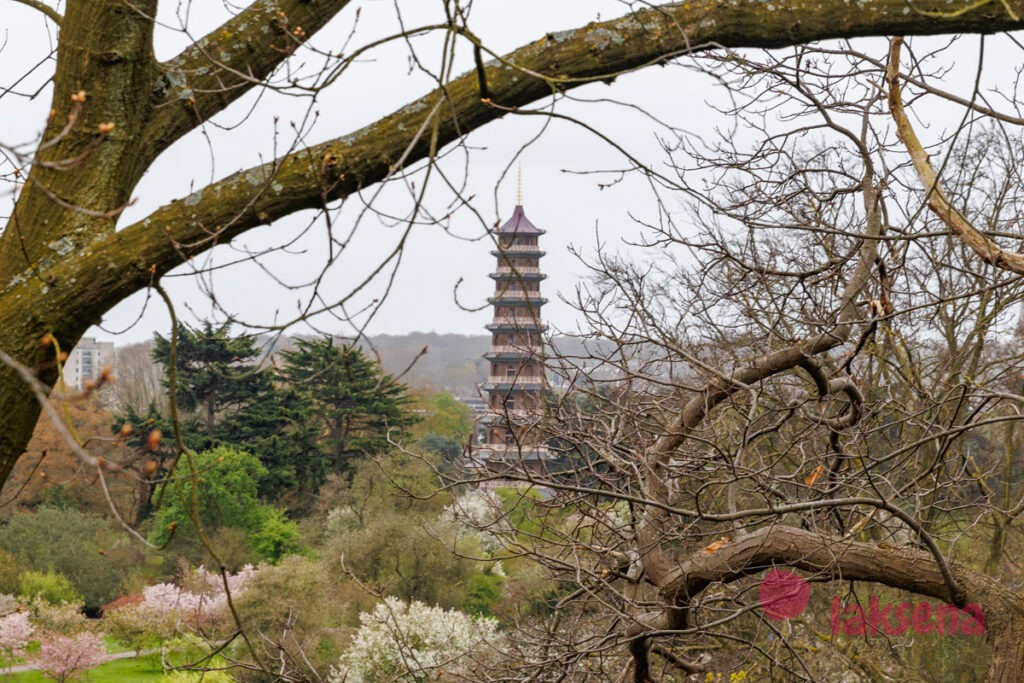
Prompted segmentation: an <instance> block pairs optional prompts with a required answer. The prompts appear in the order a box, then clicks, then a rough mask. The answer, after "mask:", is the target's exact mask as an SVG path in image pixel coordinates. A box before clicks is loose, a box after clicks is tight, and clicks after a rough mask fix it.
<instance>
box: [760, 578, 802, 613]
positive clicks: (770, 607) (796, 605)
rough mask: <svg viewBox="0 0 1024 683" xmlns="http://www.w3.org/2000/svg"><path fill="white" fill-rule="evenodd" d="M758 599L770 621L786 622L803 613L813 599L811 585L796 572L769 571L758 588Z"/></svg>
mask: <svg viewBox="0 0 1024 683" xmlns="http://www.w3.org/2000/svg"><path fill="white" fill-rule="evenodd" d="M757 598H758V600H759V601H760V603H761V608H762V609H763V610H764V613H765V614H766V615H767V616H768V618H769V619H772V620H773V621H785V620H786V619H792V618H793V617H795V616H798V615H799V614H801V613H803V611H804V609H805V608H806V607H807V601H808V600H810V599H811V584H809V583H808V582H807V580H806V579H804V578H803V577H801V576H800V575H799V574H796V573H794V572H790V571H786V570H784V569H769V570H768V573H767V574H765V575H764V579H762V581H761V586H760V588H758V591H757Z"/></svg>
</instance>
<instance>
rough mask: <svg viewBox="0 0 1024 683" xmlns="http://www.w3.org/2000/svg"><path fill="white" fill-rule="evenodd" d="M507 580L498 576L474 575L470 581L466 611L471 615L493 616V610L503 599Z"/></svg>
mask: <svg viewBox="0 0 1024 683" xmlns="http://www.w3.org/2000/svg"><path fill="white" fill-rule="evenodd" d="M504 584H505V578H504V577H502V576H499V575H497V574H474V575H473V576H471V577H470V579H469V587H468V588H467V590H466V602H465V605H464V609H465V611H466V612H467V613H469V614H474V615H476V614H478V615H482V616H485V617H489V616H493V615H492V612H491V609H492V608H493V607H494V606H495V605H496V604H497V603H498V601H499V600H500V599H501V587H502V586H503V585H504Z"/></svg>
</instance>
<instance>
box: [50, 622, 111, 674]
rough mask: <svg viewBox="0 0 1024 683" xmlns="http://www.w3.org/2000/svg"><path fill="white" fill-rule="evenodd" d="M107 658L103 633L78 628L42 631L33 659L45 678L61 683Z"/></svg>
mask: <svg viewBox="0 0 1024 683" xmlns="http://www.w3.org/2000/svg"><path fill="white" fill-rule="evenodd" d="M106 659H107V649H106V647H105V646H104V644H103V636H101V635H100V634H98V633H90V632H87V631H86V632H82V633H77V634H75V635H73V636H68V635H64V634H63V633H44V634H43V636H42V637H41V638H40V639H39V654H38V655H36V657H35V661H34V663H35V664H36V666H38V667H39V670H40V671H41V672H42V673H43V675H45V676H46V677H48V678H52V679H53V680H55V681H57V683H64V682H65V681H70V680H73V679H74V678H76V677H77V676H78V675H80V674H83V673H85V672H86V671H88V670H89V669H94V668H96V667H97V666H99V665H100V664H102V663H103V662H104V661H106Z"/></svg>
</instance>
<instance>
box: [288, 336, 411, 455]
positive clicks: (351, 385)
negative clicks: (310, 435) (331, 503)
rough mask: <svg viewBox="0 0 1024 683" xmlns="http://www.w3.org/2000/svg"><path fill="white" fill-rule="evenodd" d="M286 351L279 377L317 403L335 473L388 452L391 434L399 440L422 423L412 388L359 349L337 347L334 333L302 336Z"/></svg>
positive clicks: (323, 440)
mask: <svg viewBox="0 0 1024 683" xmlns="http://www.w3.org/2000/svg"><path fill="white" fill-rule="evenodd" d="M281 355H282V358H283V365H282V367H281V370H280V371H279V374H278V378H279V380H280V381H281V382H283V383H285V384H288V385H289V386H291V387H293V388H294V389H295V390H296V391H298V392H300V393H301V394H302V395H303V396H306V397H307V398H308V399H309V400H310V401H311V402H312V406H313V408H312V412H313V416H314V419H315V420H316V422H317V423H318V424H320V425H322V426H323V429H322V431H321V434H320V443H321V444H322V445H323V447H324V450H325V453H326V457H327V461H328V466H329V467H330V469H332V470H333V471H335V472H341V471H348V470H350V469H351V465H352V462H353V460H354V458H357V457H359V456H362V455H365V454H373V453H378V452H381V451H383V450H386V449H387V447H388V435H389V434H390V435H391V437H392V438H393V439H397V438H399V437H400V436H401V435H402V434H403V433H404V432H405V430H406V429H407V428H408V427H409V426H410V425H412V424H413V423H414V422H415V421H416V418H415V417H413V415H412V414H411V413H410V412H409V405H410V403H411V398H410V397H409V395H408V389H407V387H406V386H405V385H404V384H401V383H400V382H398V381H397V380H395V379H394V378H393V377H391V376H390V375H388V374H385V373H384V372H383V371H382V370H381V369H380V366H378V365H377V364H376V363H374V362H373V361H372V360H370V358H368V357H367V356H366V354H364V353H363V352H362V351H360V350H359V349H357V348H355V347H352V346H348V345H341V346H335V344H334V341H333V340H332V339H331V338H329V337H328V338H325V339H320V340H313V341H306V340H299V341H298V342H297V345H296V348H295V349H294V350H291V351H285V352H283V353H282V354H281Z"/></svg>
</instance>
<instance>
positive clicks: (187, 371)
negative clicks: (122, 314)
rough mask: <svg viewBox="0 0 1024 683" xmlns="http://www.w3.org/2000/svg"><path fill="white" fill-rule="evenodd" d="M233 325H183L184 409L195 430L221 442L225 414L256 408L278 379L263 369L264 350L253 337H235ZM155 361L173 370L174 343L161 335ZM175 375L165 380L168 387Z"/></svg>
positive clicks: (180, 387) (180, 389) (179, 366)
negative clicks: (218, 435) (260, 363)
mask: <svg viewBox="0 0 1024 683" xmlns="http://www.w3.org/2000/svg"><path fill="white" fill-rule="evenodd" d="M230 332H231V323H224V324H223V325H220V326H218V327H214V326H213V324H212V323H210V322H209V321H204V322H203V324H202V327H201V328H200V329H198V330H193V329H191V328H189V327H188V326H186V325H184V324H181V323H179V325H178V334H177V349H176V354H175V355H176V362H175V367H176V370H177V377H176V380H177V382H176V383H177V392H176V393H177V400H178V408H179V410H181V411H182V412H183V413H190V414H191V415H192V416H193V418H194V419H195V421H196V424H195V425H194V428H195V429H196V430H197V431H201V432H205V433H206V434H207V435H208V436H209V437H210V438H211V440H213V439H214V438H215V435H216V432H217V425H218V421H219V420H220V419H221V418H222V417H223V415H224V413H225V411H228V410H239V409H241V408H244V407H247V406H249V405H251V404H252V403H253V402H254V401H256V399H257V398H259V397H261V396H263V395H265V394H266V393H267V392H268V391H270V390H271V389H272V380H273V373H272V371H271V370H270V369H269V368H261V367H259V366H258V365H257V361H258V360H259V356H260V350H259V349H258V348H257V347H256V343H255V341H254V339H253V338H252V337H245V336H243V337H232V336H231V335H230ZM154 342H155V344H154V346H153V360H155V361H157V362H158V363H162V364H163V365H164V367H165V368H169V366H170V356H171V341H170V339H165V338H164V337H162V336H160V335H159V334H157V335H156V336H155V339H154ZM168 383H169V375H168V376H167V377H165V379H164V386H168Z"/></svg>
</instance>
